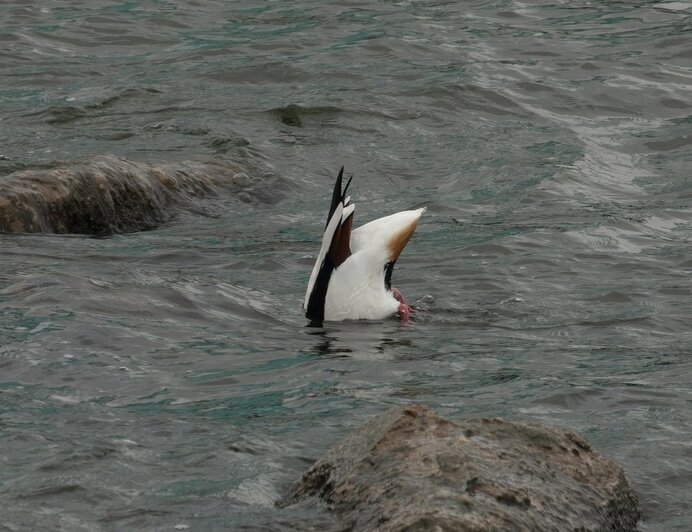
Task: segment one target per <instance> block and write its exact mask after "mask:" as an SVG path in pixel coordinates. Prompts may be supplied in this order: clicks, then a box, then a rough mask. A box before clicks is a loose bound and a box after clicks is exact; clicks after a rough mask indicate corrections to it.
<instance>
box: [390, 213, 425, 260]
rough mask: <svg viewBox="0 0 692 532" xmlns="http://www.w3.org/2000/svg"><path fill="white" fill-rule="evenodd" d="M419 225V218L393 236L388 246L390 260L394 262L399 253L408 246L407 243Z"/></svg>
mask: <svg viewBox="0 0 692 532" xmlns="http://www.w3.org/2000/svg"><path fill="white" fill-rule="evenodd" d="M417 226H418V218H416V219H415V220H413V221H412V222H411V223H410V224H409V225H407V226H406V227H404V228H403V229H402V230H401V231H400V232H399V233H397V234H396V235H394V236H393V237H392V239H391V240H390V241H389V246H388V247H389V260H390V261H392V262H394V261H395V260H396V259H398V258H399V255H400V254H401V252H402V251H403V250H404V248H405V247H406V244H408V241H409V240H410V239H411V236H412V235H413V232H414V231H415V230H416V227H417Z"/></svg>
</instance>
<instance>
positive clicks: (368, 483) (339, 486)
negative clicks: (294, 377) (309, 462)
mask: <svg viewBox="0 0 692 532" xmlns="http://www.w3.org/2000/svg"><path fill="white" fill-rule="evenodd" d="M315 498H316V499H320V500H322V501H323V502H325V503H327V505H328V507H329V508H330V509H332V510H334V511H336V512H338V513H339V515H340V517H341V519H342V520H343V526H344V527H345V528H347V529H351V530H382V531H391V530H397V531H403V530H406V531H414V530H421V531H422V530H449V531H488V530H497V531H501V530H526V531H533V530H555V531H563V530H564V531H627V530H636V525H637V521H638V520H639V510H638V507H637V499H636V496H635V494H634V492H633V491H632V489H631V488H630V486H629V484H628V482H627V480H626V479H625V476H624V473H623V471H622V468H621V467H620V466H618V465H617V464H616V463H615V462H613V461H612V460H609V459H607V458H605V457H603V456H601V455H600V454H599V453H597V452H596V451H594V450H593V449H592V448H591V446H590V445H589V443H588V442H587V441H586V440H584V439H583V438H582V437H581V436H578V435H577V434H574V433H572V432H566V431H564V430H561V429H556V428H550V427H546V426H542V425H538V424H532V423H515V422H509V421H502V420H500V419H465V420H460V421H457V422H451V421H448V420H446V419H443V418H441V417H440V416H439V415H437V414H436V413H435V412H433V411H432V410H430V409H428V408H426V407H422V406H412V407H401V408H395V409H392V410H390V411H388V412H386V413H384V414H382V415H379V416H376V417H375V418H373V419H371V420H370V421H369V422H368V423H366V425H365V426H363V427H362V428H360V429H359V430H357V431H355V432H354V433H352V434H351V435H350V436H348V437H347V438H346V439H345V440H344V441H343V442H342V443H340V444H338V445H336V446H335V447H333V448H332V449H330V450H329V451H328V452H327V454H326V455H325V456H324V457H323V458H321V459H320V460H319V461H318V462H317V463H315V464H314V465H313V466H312V467H311V468H310V469H309V470H308V471H307V473H305V474H304V475H303V478H302V480H301V481H300V482H298V483H297V484H296V485H294V486H293V487H292V488H290V489H289V490H288V492H287V493H286V494H285V495H284V496H283V498H282V499H281V500H280V501H279V502H278V503H277V505H278V506H280V507H286V506H290V505H292V504H295V503H298V502H301V501H305V502H306V503H309V501H310V500H315Z"/></svg>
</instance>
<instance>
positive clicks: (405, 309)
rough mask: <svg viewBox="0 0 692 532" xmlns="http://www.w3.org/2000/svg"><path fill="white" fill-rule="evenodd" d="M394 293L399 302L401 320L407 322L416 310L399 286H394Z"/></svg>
mask: <svg viewBox="0 0 692 532" xmlns="http://www.w3.org/2000/svg"><path fill="white" fill-rule="evenodd" d="M392 295H393V296H394V299H396V300H397V301H398V302H399V309H398V310H397V313H398V314H399V321H402V322H407V321H408V320H409V319H410V318H411V313H413V312H415V310H414V309H413V307H411V306H410V305H409V304H408V303H407V302H406V300H405V299H404V296H403V295H402V294H401V292H400V291H399V289H398V288H394V287H392Z"/></svg>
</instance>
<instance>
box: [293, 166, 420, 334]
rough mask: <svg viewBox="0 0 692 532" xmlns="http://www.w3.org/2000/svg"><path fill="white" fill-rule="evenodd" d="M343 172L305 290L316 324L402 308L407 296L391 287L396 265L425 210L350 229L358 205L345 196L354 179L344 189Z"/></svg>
mask: <svg viewBox="0 0 692 532" xmlns="http://www.w3.org/2000/svg"><path fill="white" fill-rule="evenodd" d="M342 177H343V168H342V169H341V172H339V176H338V177H337V181H336V185H335V187H334V192H333V195H332V205H331V208H330V211H329V216H328V221H327V226H326V228H325V232H324V236H323V237H322V246H321V248H320V251H319V254H318V256H317V261H316V262H315V266H314V267H313V270H312V274H311V276H310V280H309V282H308V286H307V291H306V293H305V302H304V305H303V308H304V310H305V314H306V316H307V317H308V318H309V319H310V320H311V321H313V322H315V323H320V322H322V321H341V320H347V319H350V320H358V319H371V320H379V319H384V318H387V317H389V316H392V315H394V314H395V313H397V311H399V309H400V308H401V304H402V300H400V299H397V297H395V296H394V294H393V293H392V290H391V289H390V288H391V287H390V283H389V281H390V279H391V274H392V269H393V267H394V263H395V262H396V260H397V258H398V257H399V254H400V253H401V251H402V250H403V249H404V247H405V246H406V243H407V242H408V240H409V239H410V238H411V235H413V232H414V230H415V229H416V226H417V224H418V220H419V219H420V217H421V215H422V214H423V212H425V208H421V209H416V210H411V211H402V212H398V213H396V214H392V215H390V216H385V217H384V218H379V219H377V220H374V221H372V222H370V223H367V224H365V225H363V226H361V227H359V228H357V229H354V230H351V226H352V223H353V212H354V210H355V205H353V204H351V203H350V197H346V190H347V189H348V184H349V183H350V181H349V183H347V184H346V190H344V191H343V192H342V191H341V181H342ZM397 294H398V292H397ZM398 296H399V297H401V295H400V294H398ZM407 308H408V307H407ZM400 314H401V312H400Z"/></svg>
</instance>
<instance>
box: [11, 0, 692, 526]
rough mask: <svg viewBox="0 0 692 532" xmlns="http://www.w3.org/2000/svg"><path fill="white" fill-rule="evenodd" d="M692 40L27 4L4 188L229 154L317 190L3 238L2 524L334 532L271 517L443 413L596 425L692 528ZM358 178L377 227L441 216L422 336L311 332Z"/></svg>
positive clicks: (419, 18) (418, 296)
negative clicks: (419, 410) (384, 221)
mask: <svg viewBox="0 0 692 532" xmlns="http://www.w3.org/2000/svg"><path fill="white" fill-rule="evenodd" d="M691 35H692V4H691V3H689V2H667V3H666V2H664V3H656V2H639V3H638V5H634V4H633V3H631V2H585V1H577V2H565V3H563V2H556V1H552V2H551V1H545V2H526V3H525V2H518V1H512V0H504V1H494V2H490V1H480V0H479V1H468V2H462V3H459V2H444V1H437V2H415V1H401V2H389V1H380V2H363V1H357V0H353V1H348V2H345V1H331V2H310V1H305V0H304V1H302V2H280V1H274V2H266V1H265V2H244V1H240V2H233V3H228V2H223V1H220V0H218V1H213V0H210V1H205V2H198V1H193V0H186V1H178V2H173V1H165V0H158V1H156V0H149V1H145V0H128V1H124V0H96V1H93V2H88V3H85V2H81V1H77V0H64V1H62V2H51V3H46V4H45V5H42V6H39V5H37V4H36V3H35V2H25V1H21V0H9V1H6V2H3V4H2V6H1V7H0V40H1V41H2V46H1V47H0V68H1V72H2V76H0V139H1V140H2V142H1V143H0V146H1V148H0V155H1V156H2V157H0V175H2V174H8V173H10V172H12V171H14V170H18V169H23V168H40V167H53V166H56V165H58V164H60V163H64V162H68V163H69V162H73V161H80V160H84V159H86V158H89V157H92V156H95V155H101V154H107V153H113V154H116V155H118V156H122V157H127V158H129V159H132V160H136V161H146V162H152V163H162V162H166V163H169V162H172V163H175V162H178V161H207V160H210V159H211V158H213V157H225V158H231V159H237V160H241V161H252V162H253V164H256V165H259V166H261V167H262V168H264V170H265V171H267V172H270V173H273V174H275V175H280V176H281V177H282V178H283V179H285V180H287V181H288V183H290V184H291V186H290V187H288V192H286V191H285V190H284V191H282V192H281V194H278V193H277V195H276V197H275V198H271V197H264V196H263V197H257V198H254V200H253V201H248V198H238V197H235V196H234V195H233V194H232V193H230V192H229V193H228V194H225V195H224V194H222V195H220V196H218V197H214V198H211V199H209V200H208V201H206V202H200V203H199V204H198V205H196V207H195V208H193V209H181V210H180V212H179V213H178V215H177V216H176V217H175V218H174V219H173V220H172V221H171V222H169V223H167V224H165V225H164V226H162V227H160V228H158V229H156V230H153V231H149V232H142V233H136V234H129V235H120V236H115V237H112V238H106V239H93V238H88V237H83V236H50V235H26V236H17V235H2V236H0V246H1V251H0V253H1V254H2V259H1V262H0V448H1V449H2V452H0V464H1V466H2V467H0V500H1V501H2V506H3V508H4V511H3V516H2V517H1V518H0V524H1V525H2V527H3V528H4V529H7V530H25V529H31V530H70V531H76V530H124V529H139V530H170V529H172V528H173V529H176V528H177V529H182V530H185V529H187V528H189V529H190V530H229V529H236V530H237V529H242V528H243V527H244V528H246V529H251V530H254V529H259V528H261V527H266V528H267V529H287V530H291V529H294V530H302V529H305V527H306V526H307V524H308V523H311V524H313V526H315V527H316V528H317V529H326V528H329V527H330V526H332V521H331V519H330V517H329V516H328V515H326V514H323V513H322V512H321V510H320V509H318V508H293V509H288V510H278V509H275V508H274V506H273V501H274V500H275V499H276V498H277V497H278V495H279V494H280V493H281V491H282V490H283V489H284V488H285V487H286V486H287V485H288V484H289V483H290V482H292V481H293V480H295V479H297V478H298V477H299V476H300V474H301V473H302V472H303V471H304V470H305V469H307V467H308V466H309V465H310V463H312V461H313V460H314V459H316V458H317V457H318V456H319V455H320V454H321V453H323V452H324V451H325V450H326V448H327V447H328V446H329V445H330V444H332V443H334V442H336V441H338V440H339V439H340V438H341V437H343V436H344V435H345V434H346V433H347V432H348V431H349V430H351V429H352V428H354V427H357V426H359V425H360V424H362V423H363V421H364V420H365V419H367V418H368V417H369V416H370V415H373V414H375V413H378V412H381V411H382V410H383V409H385V408H386V407H388V406H390V405H394V404H401V403H409V402H422V403H427V404H430V405H431V406H433V407H434V408H436V409H438V410H439V411H440V412H441V413H443V414H444V415H448V416H502V417H506V418H509V419H523V420H534V421H540V422H545V423H550V424H554V425H560V426H564V427H569V428H571V429H574V430H577V431H579V432H581V433H582V434H584V435H585V436H586V437H587V438H588V439H589V440H590V441H591V442H592V443H593V444H594V445H595V447H596V448H597V449H599V450H600V451H601V452H603V453H604V454H606V455H608V456H610V457H612V458H614V459H616V460H618V461H619V462H620V463H621V464H622V465H623V467H624V468H625V471H626V474H627V476H628V478H629V479H630V480H631V481H632V483H633V485H634V487H635V490H636V491H637V493H638V494H639V496H640V500H641V506H642V509H643V513H644V521H643V523H642V529H643V530H652V531H654V530H655V531H672V530H680V531H686V530H690V528H692V514H690V510H689V501H690V500H692V444H691V443H690V442H692V392H691V387H690V381H691V377H690V375H692V359H691V354H692V347H691V346H692V332H691V331H692V303H691V301H692V298H691V297H690V296H691V295H692V287H691V285H690V273H692V257H691V255H690V237H691V234H692V211H690V200H691V199H692V184H691V182H690V167H691V164H692V148H691V147H692V140H691V139H692V137H691V136H690V135H691V134H692V103H690V102H692V59H690V51H689V50H690V46H689V43H690V37H691ZM342 164H343V165H345V166H346V169H347V171H348V172H351V173H353V174H354V176H355V177H354V181H353V184H352V194H353V200H354V202H355V203H356V205H357V212H356V221H357V222H365V221H369V220H370V219H372V218H374V217H377V216H381V215H384V214H389V213H391V212H394V211H396V210H400V209H405V208H413V207H418V206H422V205H427V206H428V211H427V213H426V215H425V217H424V219H423V221H422V223H421V225H420V226H419V228H418V231H417V233H416V235H415V237H414V239H413V240H412V241H411V243H410V244H409V246H408V248H407V249H406V251H405V252H404V254H403V255H402V257H401V259H400V261H399V263H398V264H397V269H396V271H395V275H394V282H395V284H396V285H397V286H398V287H399V288H400V289H401V290H402V291H403V292H404V294H405V295H406V296H407V297H408V298H409V299H410V300H413V301H414V302H415V303H416V304H417V305H418V306H419V307H421V310H420V311H419V313H418V315H417V317H416V319H415V321H414V322H413V323H411V324H409V325H406V326H402V325H399V324H398V323H397V322H396V321H393V320H392V321H384V322H376V323H336V324H328V325H327V326H326V327H324V328H323V329H315V328H308V327H306V321H305V320H304V318H303V316H302V312H301V310H300V307H301V302H302V298H303V296H304V289H305V283H306V281H307V277H308V276H309V272H310V269H311V267H312V262H313V260H314V257H315V254H316V252H317V247H318V240H319V238H320V236H321V235H320V232H321V229H322V227H323V224H324V219H323V218H324V216H325V214H326V210H327V207H328V198H329V194H330V187H331V185H332V182H333V181H332V180H333V177H334V176H335V174H336V171H337V170H338V168H339V167H340V166H341V165H342ZM0 179H1V178H0ZM0 186H1V181H0ZM250 199H253V198H250ZM174 527H175V528H174Z"/></svg>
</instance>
